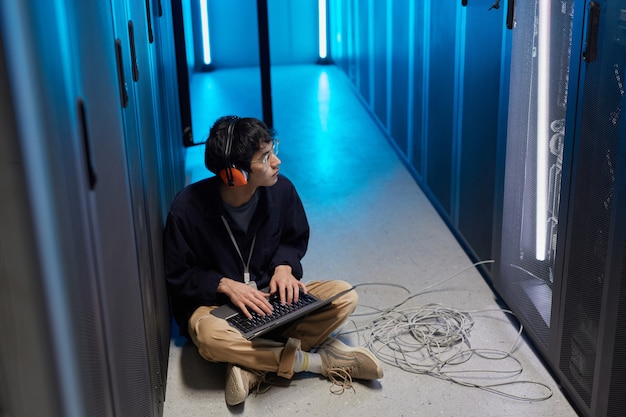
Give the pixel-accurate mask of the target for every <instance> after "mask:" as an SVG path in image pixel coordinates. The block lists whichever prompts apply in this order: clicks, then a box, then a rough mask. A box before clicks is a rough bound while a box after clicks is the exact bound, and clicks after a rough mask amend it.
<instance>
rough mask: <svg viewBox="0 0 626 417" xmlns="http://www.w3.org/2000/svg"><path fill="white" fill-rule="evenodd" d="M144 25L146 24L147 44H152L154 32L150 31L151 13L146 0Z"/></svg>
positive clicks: (148, 2) (148, 0)
mask: <svg viewBox="0 0 626 417" xmlns="http://www.w3.org/2000/svg"><path fill="white" fill-rule="evenodd" d="M146 23H147V24H148V42H150V43H152V42H154V32H153V31H152V12H151V11H150V0H146Z"/></svg>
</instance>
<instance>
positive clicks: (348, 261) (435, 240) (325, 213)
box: [164, 66, 576, 417]
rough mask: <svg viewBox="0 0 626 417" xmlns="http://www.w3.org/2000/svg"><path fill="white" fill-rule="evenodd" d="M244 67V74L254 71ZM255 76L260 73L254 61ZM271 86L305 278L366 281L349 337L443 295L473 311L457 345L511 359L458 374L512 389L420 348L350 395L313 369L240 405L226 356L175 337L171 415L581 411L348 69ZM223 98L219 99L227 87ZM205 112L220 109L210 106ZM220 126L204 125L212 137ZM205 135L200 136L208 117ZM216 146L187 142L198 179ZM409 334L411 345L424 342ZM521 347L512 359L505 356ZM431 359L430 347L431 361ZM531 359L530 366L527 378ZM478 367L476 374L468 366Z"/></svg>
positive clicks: (281, 75) (292, 70) (210, 79)
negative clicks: (300, 225) (391, 313)
mask: <svg viewBox="0 0 626 417" xmlns="http://www.w3.org/2000/svg"><path fill="white" fill-rule="evenodd" d="M236 76H237V77H241V72H240V71H238V72H237V74H236ZM199 77H205V79H204V80H203V79H196V80H194V83H195V84H194V92H193V93H194V94H197V93H198V92H202V91H209V90H208V89H206V88H205V89H203V88H202V87H201V86H202V83H211V84H215V83H219V82H221V81H220V80H223V82H225V83H228V82H230V83H232V79H231V80H229V77H230V75H229V73H228V71H223V72H221V73H219V72H216V73H208V74H203V75H201V76H199ZM250 77H258V73H255V72H251V73H250ZM272 87H273V102H274V126H275V128H276V130H277V131H278V134H279V137H280V140H281V145H280V155H279V156H280V159H281V160H282V165H281V172H282V173H283V174H285V175H286V176H288V177H289V178H290V179H291V180H292V181H293V182H294V183H295V185H296V187H297V188H298V190H299V192H300V194H301V197H302V200H303V202H304V205H305V208H306V210H307V213H308V217H309V222H310V225H311V240H310V245H309V251H308V253H307V255H306V257H305V258H304V261H303V264H304V270H305V277H306V279H309V280H311V279H334V278H339V279H344V280H347V281H349V282H352V283H354V284H362V285H361V286H359V287H358V288H357V291H358V292H359V295H360V306H359V308H358V310H357V311H356V313H355V315H354V317H353V320H352V321H351V322H349V323H347V324H346V325H345V326H344V328H343V330H342V332H341V334H340V335H339V337H340V338H342V339H343V340H344V341H347V342H348V343H350V344H365V343H366V342H367V341H368V340H371V339H370V338H369V337H368V336H369V334H370V333H371V332H368V331H367V330H365V329H364V326H366V325H367V324H368V323H369V322H370V321H371V320H373V319H375V318H377V317H379V316H380V314H379V313H377V311H379V310H382V309H385V308H389V307H392V306H394V305H397V304H399V303H401V302H402V301H403V300H405V299H406V298H407V296H409V295H410V294H415V293H418V292H421V294H420V295H418V296H415V297H412V298H410V300H409V301H407V302H406V303H404V304H402V305H401V306H400V307H399V308H398V309H396V310H400V309H405V310H409V311H411V312H413V311H415V310H417V308H418V307H423V306H426V305H429V304H440V305H443V306H447V307H449V308H450V309H452V310H453V311H455V312H458V311H464V312H469V316H470V317H471V318H472V319H473V327H472V328H471V331H469V337H468V341H467V342H466V343H465V344H464V343H460V344H459V343H457V344H455V345H453V347H454V349H458V348H460V347H461V346H465V347H466V348H467V344H469V345H471V347H472V348H474V349H476V351H477V353H483V354H485V355H486V356H489V357H490V358H500V359H498V360H495V359H480V358H479V356H478V355H477V354H475V355H474V356H472V358H471V359H469V360H468V362H467V363H465V364H464V365H446V366H444V367H443V370H444V371H448V372H452V373H448V374H447V375H448V377H450V378H464V379H463V380H464V381H466V382H468V383H474V384H477V385H483V386H485V385H491V384H501V383H508V382H514V383H513V384H505V385H502V386H495V387H493V389H495V390H498V391H502V392H503V393H504V394H502V395H501V394H497V393H494V392H490V390H489V389H479V388H474V387H468V386H462V385H460V384H457V383H454V382H451V381H449V380H443V379H441V378H438V377H435V376H430V375H426V374H424V373H421V372H419V371H423V370H424V368H423V367H418V366H417V363H415V362H416V361H417V358H418V356H417V355H416V354H412V356H411V359H410V363H408V364H406V363H405V364H404V365H403V368H404V369H401V368H400V367H398V366H396V365H394V364H393V361H389V362H390V363H385V364H384V372H385V376H384V378H383V379H381V380H380V381H377V382H369V383H362V382H355V383H354V390H346V391H345V392H343V394H340V395H338V394H334V393H331V388H332V385H331V383H330V382H329V381H328V380H326V379H324V378H321V377H318V376H316V375H312V374H300V375H297V376H296V377H295V378H294V379H293V380H292V382H291V385H290V386H289V387H288V388H283V387H273V388H272V389H270V390H269V391H268V392H266V393H264V394H260V395H256V396H255V395H254V394H252V395H251V396H250V397H248V400H247V401H246V402H245V404H243V405H241V406H237V407H228V406H226V403H225V401H224V391H223V389H224V378H225V366H224V365H220V364H210V363H206V362H205V361H203V360H202V359H201V358H200V357H199V355H198V354H197V352H196V350H195V347H194V346H193V345H192V344H191V343H189V342H188V343H184V342H183V341H181V340H180V339H177V338H173V340H172V345H171V351H170V362H169V371H168V372H169V373H168V383H167V394H166V403H165V408H164V415H165V417H182V416H224V415H229V414H243V415H251V416H269V415H272V416H276V417H281V416H289V417H293V416H294V415H298V416H338V415H341V416H346V417H347V416H383V415H384V416H481V417H487V416H497V417H502V416H525V417H533V416H537V417H539V416H541V417H543V416H548V415H549V416H575V415H576V412H575V411H574V410H573V409H572V407H571V406H570V404H569V403H568V401H567V399H566V398H565V397H564V396H563V394H562V393H561V392H560V391H559V388H558V386H557V384H556V383H555V381H554V379H553V378H552V377H551V376H550V374H549V372H548V371H547V370H546V368H545V367H544V366H543V365H542V363H541V361H540V360H539V359H538V357H537V356H536V355H535V353H534V352H533V350H532V349H531V348H530V346H529V345H528V344H527V343H526V341H524V340H523V339H518V329H517V328H516V326H515V325H514V324H513V322H512V321H510V320H509V318H508V317H507V315H506V314H505V313H504V312H502V311H500V309H499V306H498V304H497V302H496V297H495V295H494V294H493V292H492V291H491V289H490V288H489V286H488V285H487V283H486V282H485V281H484V279H483V278H482V277H481V275H480V274H479V273H478V272H477V271H476V269H475V268H474V267H473V266H472V262H471V261H470V259H469V258H468V257H467V256H466V255H465V253H464V252H463V250H462V248H461V247H460V246H459V244H458V243H457V241H456V240H455V238H454V237H453V235H452V234H451V233H450V231H449V230H448V229H447V227H446V226H445V224H444V223H443V221H442V220H441V218H440V217H439V216H438V214H437V213H436V211H435V210H434V208H433V207H432V206H431V204H430V203H429V201H428V199H427V198H426V197H425V195H424V194H423V193H422V191H421V190H420V188H419V187H418V186H417V184H416V182H415V181H414V179H413V178H412V177H411V175H410V174H409V173H408V172H407V170H406V168H405V167H404V165H403V164H402V163H401V162H400V160H399V158H398V156H397V155H396V154H395V152H394V150H393V149H392V148H391V146H390V145H389V143H388V142H387V140H386V139H385V137H384V135H383V134H382V133H381V131H380V129H379V128H378V127H377V125H376V124H375V123H374V121H373V120H372V119H371V117H370V116H369V114H368V113H367V111H366V110H365V109H364V108H363V106H362V104H361V103H360V102H359V100H358V99H357V98H356V97H355V95H354V94H353V93H352V90H351V87H350V86H349V84H348V83H347V81H346V79H345V77H344V75H343V74H342V73H340V72H339V71H338V70H337V69H336V68H334V67H332V66H296V67H274V68H272ZM212 91H215V89H213V90H212ZM196 99H197V98H196ZM212 100H213V101H212V103H216V102H217V103H219V100H215V97H214V94H213V98H212ZM206 102H207V103H208V102H209V101H208V100H207V101H206ZM196 107H198V106H196ZM257 110H258V109H254V111H257ZM203 111H205V112H208V111H209V110H208V109H207V107H204V109H203ZM211 111H215V110H211ZM240 116H246V115H241V114H240ZM194 117H195V116H194ZM211 122H212V121H211ZM208 128H209V126H206V129H205V130H206V131H205V132H201V133H200V134H201V135H206V133H207V132H208ZM195 132H196V135H198V134H199V132H198V126H195ZM203 150H204V148H203V147H202V146H196V147H193V148H190V149H189V151H188V155H187V175H188V181H197V180H199V179H201V178H203V177H206V176H207V175H208V173H207V172H206V171H205V169H204V167H203V159H202V158H203V155H202V152H203ZM424 290H425V291H424ZM444 311H445V310H444ZM441 314H443V313H441ZM441 314H440V315H441ZM465 324H466V323H463V324H462V325H465ZM357 329H358V331H357ZM381 335H382V334H381ZM402 341H403V343H406V344H407V347H408V346H416V344H417V343H416V342H415V340H407V339H404V338H403V340H402ZM376 346H377V348H378V349H380V354H381V355H386V357H388V356H389V350H387V349H383V348H382V345H381V344H377V345H376ZM511 350H512V355H510V356H507V355H505V354H503V353H501V352H509V351H511ZM444 355H448V357H449V356H450V355H451V353H446V354H444ZM467 358H468V357H467V356H462V357H461V359H463V360H465V359H467ZM517 361H519V365H518V363H517ZM429 363H432V362H428V360H427V359H425V358H424V361H420V362H419V364H429ZM518 366H520V368H521V370H522V371H521V373H520V374H519V375H515V372H514V371H515V369H517V367H518ZM467 370H474V372H471V373H470V372H457V371H467ZM439 375H440V376H442V374H439ZM543 397H549V398H547V399H542V398H543Z"/></svg>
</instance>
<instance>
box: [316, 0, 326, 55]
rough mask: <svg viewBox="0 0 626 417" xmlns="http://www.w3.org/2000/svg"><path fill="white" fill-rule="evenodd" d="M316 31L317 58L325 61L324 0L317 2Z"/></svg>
mask: <svg viewBox="0 0 626 417" xmlns="http://www.w3.org/2000/svg"><path fill="white" fill-rule="evenodd" d="M318 5H319V13H318V19H319V22H318V27H319V28H318V30H319V35H318V37H319V56H320V59H326V56H327V55H328V50H327V46H326V0H318Z"/></svg>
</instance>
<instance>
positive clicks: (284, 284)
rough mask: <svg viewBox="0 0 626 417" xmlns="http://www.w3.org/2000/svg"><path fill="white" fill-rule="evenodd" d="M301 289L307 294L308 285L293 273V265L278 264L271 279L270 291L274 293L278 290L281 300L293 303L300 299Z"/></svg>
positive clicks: (285, 302)
mask: <svg viewBox="0 0 626 417" xmlns="http://www.w3.org/2000/svg"><path fill="white" fill-rule="evenodd" d="M300 289H302V291H303V292H304V293H305V294H306V285H304V283H302V282H300V281H299V280H298V279H297V278H296V277H294V276H293V275H292V274H291V267H290V266H289V265H278V266H277V267H276V269H275V270H274V276H273V277H272V279H271V281H270V293H271V294H274V293H275V292H277V291H278V296H279V297H280V302H281V303H283V304H291V303H293V302H296V301H298V298H299V297H300Z"/></svg>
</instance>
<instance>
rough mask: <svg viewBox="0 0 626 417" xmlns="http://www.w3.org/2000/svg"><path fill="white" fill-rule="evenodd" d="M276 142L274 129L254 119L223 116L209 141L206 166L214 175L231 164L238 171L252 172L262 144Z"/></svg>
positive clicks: (205, 157) (217, 122)
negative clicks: (228, 140)
mask: <svg viewBox="0 0 626 417" xmlns="http://www.w3.org/2000/svg"><path fill="white" fill-rule="evenodd" d="M231 123H232V148H231V151H230V158H227V155H226V154H225V148H226V142H227V137H228V130H229V127H230V126H231ZM274 139H275V132H274V130H273V129H270V128H268V127H267V125H266V124H265V123H264V122H263V121H261V120H258V119H255V118H253V117H242V118H239V117H237V116H223V117H220V118H219V119H217V120H216V121H215V123H214V124H213V126H212V127H211V130H210V131H209V137H208V139H207V141H206V150H205V152H204V165H205V166H206V167H207V169H208V170H209V171H211V172H212V173H214V174H217V173H219V172H220V171H221V170H222V169H225V168H227V167H228V162H229V159H230V163H231V164H234V165H235V166H237V168H241V169H244V170H246V171H248V172H249V171H250V161H251V160H252V157H253V155H254V154H255V153H256V152H257V151H258V150H259V149H261V142H272V141H274Z"/></svg>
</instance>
